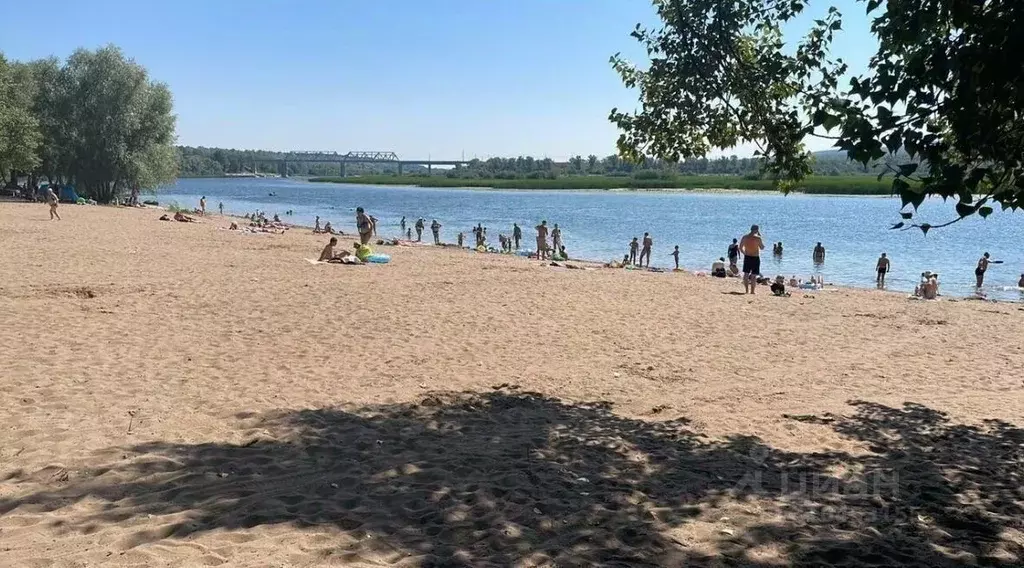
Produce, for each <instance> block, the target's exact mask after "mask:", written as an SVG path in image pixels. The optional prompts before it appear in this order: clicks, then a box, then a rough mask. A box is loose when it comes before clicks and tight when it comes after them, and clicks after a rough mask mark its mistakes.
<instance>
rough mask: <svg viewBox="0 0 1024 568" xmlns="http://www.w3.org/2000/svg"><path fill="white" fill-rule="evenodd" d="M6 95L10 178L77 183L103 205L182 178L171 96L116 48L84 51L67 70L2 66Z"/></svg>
mask: <svg viewBox="0 0 1024 568" xmlns="http://www.w3.org/2000/svg"><path fill="white" fill-rule="evenodd" d="M8 92H10V93H11V95H8ZM0 95H2V96H0V140H2V141H3V142H0V168H2V169H0V171H3V172H4V173H7V172H8V171H11V170H13V171H15V172H21V173H26V174H31V175H33V176H45V177H47V178H48V179H50V180H51V181H53V182H69V183H74V184H75V186H76V189H77V190H78V192H79V193H80V194H82V195H86V196H89V197H92V198H94V199H96V200H97V201H101V202H108V201H111V200H113V199H115V198H117V197H118V196H120V195H122V194H123V193H124V192H125V191H127V190H128V189H130V188H133V187H138V188H143V189H145V188H152V187H156V186H157V185H159V184H162V183H165V182H167V181H170V180H173V179H174V177H175V175H176V173H177V154H176V152H175V149H174V146H173V144H174V126H175V117H174V114H173V112H172V101H171V93H170V91H169V90H168V89H167V86H166V85H164V84H162V83H156V82H153V81H151V80H150V79H149V76H148V73H147V72H146V69H145V68H144V67H142V66H141V65H139V64H137V63H135V62H134V61H132V60H131V59H128V58H126V57H125V56H124V54H122V53H121V51H120V50H119V49H118V48H116V47H113V46H108V47H104V48H101V49H98V50H95V51H89V50H85V49H79V50H77V51H75V52H74V53H73V54H72V55H71V56H70V57H69V58H68V59H67V61H65V62H63V63H61V62H60V61H59V60H57V59H56V58H50V59H44V60H39V61H33V62H30V63H27V64H20V63H15V64H6V63H4V62H3V59H2V58H0Z"/></svg>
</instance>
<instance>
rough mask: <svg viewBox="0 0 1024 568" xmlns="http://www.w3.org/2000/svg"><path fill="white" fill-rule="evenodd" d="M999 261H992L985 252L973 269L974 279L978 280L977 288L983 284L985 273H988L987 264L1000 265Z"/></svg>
mask: <svg viewBox="0 0 1024 568" xmlns="http://www.w3.org/2000/svg"><path fill="white" fill-rule="evenodd" d="M1002 263H1003V261H1001V260H992V259H991V258H990V257H989V255H988V253H987V252H986V253H985V254H983V255H982V256H981V258H979V259H978V266H977V268H975V269H974V277H975V278H976V279H977V280H978V288H981V286H982V285H983V284H984V283H985V272H987V271H988V265H989V264H1002Z"/></svg>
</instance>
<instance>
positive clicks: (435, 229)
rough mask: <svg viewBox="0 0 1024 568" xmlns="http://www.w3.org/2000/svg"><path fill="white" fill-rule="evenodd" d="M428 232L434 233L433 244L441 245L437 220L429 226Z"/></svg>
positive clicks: (439, 226) (439, 224)
mask: <svg viewBox="0 0 1024 568" xmlns="http://www.w3.org/2000/svg"><path fill="white" fill-rule="evenodd" d="M430 232H432V233H434V244H435V245H439V244H441V223H438V222H437V219H434V222H432V223H431V224H430Z"/></svg>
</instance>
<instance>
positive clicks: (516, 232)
mask: <svg viewBox="0 0 1024 568" xmlns="http://www.w3.org/2000/svg"><path fill="white" fill-rule="evenodd" d="M522 239H523V230H522V229H520V228H519V225H518V224H516V223H512V242H513V243H515V245H516V250H519V241H521V240H522Z"/></svg>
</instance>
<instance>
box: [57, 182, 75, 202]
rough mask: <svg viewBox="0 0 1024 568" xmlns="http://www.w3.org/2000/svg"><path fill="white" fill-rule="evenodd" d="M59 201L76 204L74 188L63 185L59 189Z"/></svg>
mask: <svg viewBox="0 0 1024 568" xmlns="http://www.w3.org/2000/svg"><path fill="white" fill-rule="evenodd" d="M58 197H60V200H61V201H63V202H65V203H78V194H77V193H75V186H73V185H65V186H64V187H62V188H60V195H59V196H58Z"/></svg>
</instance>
